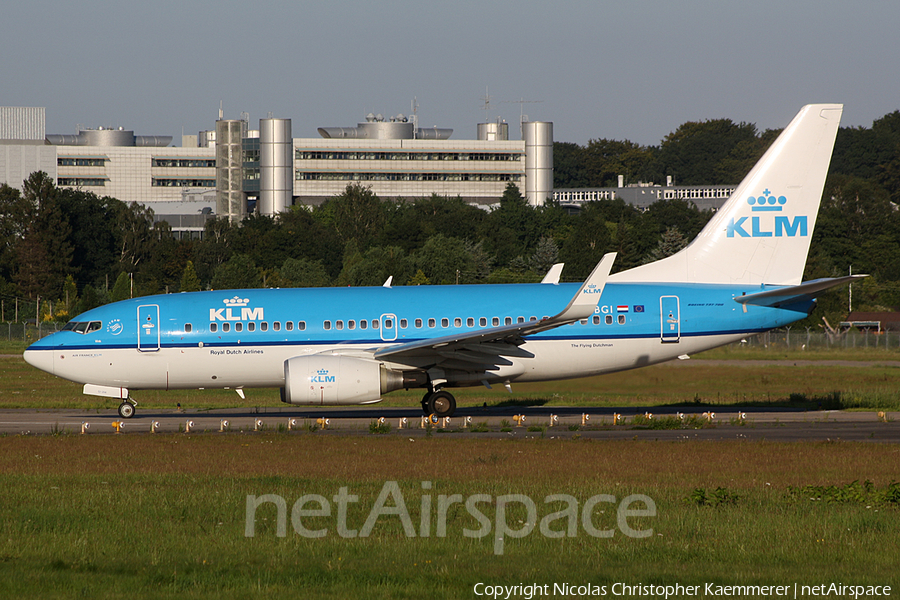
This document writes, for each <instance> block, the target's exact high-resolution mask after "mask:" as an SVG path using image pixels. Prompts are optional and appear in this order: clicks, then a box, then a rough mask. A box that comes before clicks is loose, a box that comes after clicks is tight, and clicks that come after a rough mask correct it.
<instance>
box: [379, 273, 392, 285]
mask: <svg viewBox="0 0 900 600" xmlns="http://www.w3.org/2000/svg"><path fill="white" fill-rule="evenodd" d="M393 281H394V276H393V275H388V278H387V280H385V282H384V283H383V284H382V285H381V287H386V288H389V287H391V283H392V282H393Z"/></svg>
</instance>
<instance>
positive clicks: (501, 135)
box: [476, 122, 509, 142]
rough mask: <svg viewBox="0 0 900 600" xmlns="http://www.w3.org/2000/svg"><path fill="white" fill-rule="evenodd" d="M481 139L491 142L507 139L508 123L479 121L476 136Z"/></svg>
mask: <svg viewBox="0 0 900 600" xmlns="http://www.w3.org/2000/svg"><path fill="white" fill-rule="evenodd" d="M476 139H478V140H481V141H487V142H493V141H501V140H508V139H509V123H503V122H497V123H479V124H478V137H477V138H476Z"/></svg>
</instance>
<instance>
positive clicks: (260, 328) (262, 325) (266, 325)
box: [259, 321, 269, 331]
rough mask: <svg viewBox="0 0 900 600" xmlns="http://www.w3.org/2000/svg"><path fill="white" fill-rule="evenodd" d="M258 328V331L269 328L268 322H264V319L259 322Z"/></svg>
mask: <svg viewBox="0 0 900 600" xmlns="http://www.w3.org/2000/svg"><path fill="white" fill-rule="evenodd" d="M259 330H260V331H268V330H269V324H268V323H266V322H265V321H263V322H262V323H260V324H259Z"/></svg>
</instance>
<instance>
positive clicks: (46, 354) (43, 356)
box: [24, 349, 53, 373]
mask: <svg viewBox="0 0 900 600" xmlns="http://www.w3.org/2000/svg"><path fill="white" fill-rule="evenodd" d="M24 358H25V362H27V363H28V364H29V365H31V366H32V367H36V368H38V369H40V370H41V371H46V372H48V373H53V350H30V349H29V350H25V354H24Z"/></svg>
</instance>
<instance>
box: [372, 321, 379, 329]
mask: <svg viewBox="0 0 900 600" xmlns="http://www.w3.org/2000/svg"><path fill="white" fill-rule="evenodd" d="M372 329H378V319H372Z"/></svg>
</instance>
